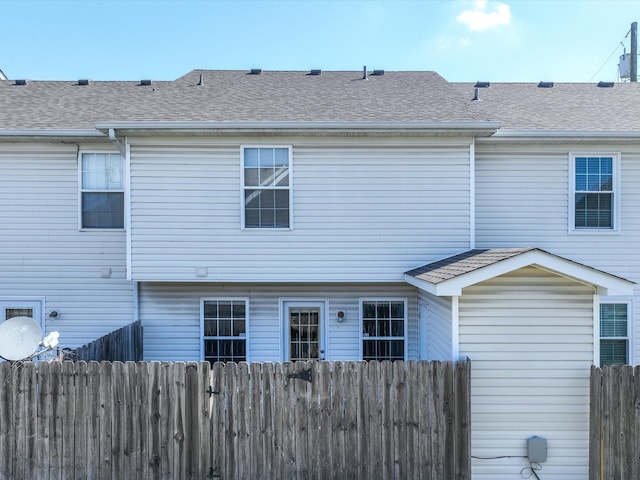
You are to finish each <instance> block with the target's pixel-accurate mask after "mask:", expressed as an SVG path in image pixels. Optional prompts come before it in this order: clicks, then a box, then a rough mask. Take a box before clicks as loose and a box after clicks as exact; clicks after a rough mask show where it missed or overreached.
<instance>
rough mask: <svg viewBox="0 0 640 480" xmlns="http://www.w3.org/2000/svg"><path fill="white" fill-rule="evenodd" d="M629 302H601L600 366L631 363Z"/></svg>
mask: <svg viewBox="0 0 640 480" xmlns="http://www.w3.org/2000/svg"><path fill="white" fill-rule="evenodd" d="M628 318H629V304H628V303H601V304H600V366H601V367H604V366H605V365H625V364H627V363H629V321H628Z"/></svg>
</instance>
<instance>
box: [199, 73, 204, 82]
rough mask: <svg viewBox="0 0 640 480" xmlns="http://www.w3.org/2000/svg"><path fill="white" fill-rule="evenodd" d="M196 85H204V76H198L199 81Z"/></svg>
mask: <svg viewBox="0 0 640 480" xmlns="http://www.w3.org/2000/svg"><path fill="white" fill-rule="evenodd" d="M198 85H204V75H203V74H202V73H201V74H200V80H199V81H198Z"/></svg>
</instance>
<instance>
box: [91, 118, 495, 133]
mask: <svg viewBox="0 0 640 480" xmlns="http://www.w3.org/2000/svg"><path fill="white" fill-rule="evenodd" d="M499 128H500V123H499V122H488V121H477V122H476V121H474V122H173V121H171V122H146V121H143V122H98V123H97V124H96V129H97V130H98V131H100V132H102V133H103V134H105V135H108V134H109V131H114V132H115V133H116V134H117V135H118V136H160V135H163V136H164V135H195V136H202V135H208V136H237V135H307V136H308V135H314V136H353V135H361V136H466V137H468V136H473V137H488V136H491V135H493V134H495V133H496V132H497V131H498V129H499Z"/></svg>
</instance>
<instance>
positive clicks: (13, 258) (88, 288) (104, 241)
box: [0, 144, 133, 348]
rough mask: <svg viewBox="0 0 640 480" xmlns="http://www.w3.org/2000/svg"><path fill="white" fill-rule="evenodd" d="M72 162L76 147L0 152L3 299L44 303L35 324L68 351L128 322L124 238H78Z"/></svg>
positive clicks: (113, 234)
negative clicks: (106, 271)
mask: <svg viewBox="0 0 640 480" xmlns="http://www.w3.org/2000/svg"><path fill="white" fill-rule="evenodd" d="M91 148H94V147H93V146H92V147H91ZM98 148H100V147H98ZM77 156H78V146H76V145H68V146H65V145H54V144H46V145H29V144H20V145H18V144H13V145H12V144H2V146H1V148H0V171H2V175H1V176H0V205H2V208H0V224H1V225H2V226H3V227H2V235H0V298H2V299H5V300H11V299H16V298H19V299H36V300H41V301H42V302H43V313H44V318H43V319H39V320H43V321H44V322H45V327H46V330H47V331H51V330H57V331H59V332H60V347H70V348H74V347H77V346H79V345H82V344H84V343H87V342H89V341H92V340H94V339H96V338H98V337H100V336H102V335H104V334H106V333H109V332H111V331H113V330H116V329H117V328H119V327H121V326H123V325H126V324H128V323H131V322H132V321H133V287H132V284H131V283H130V282H128V281H127V280H126V272H125V234H124V232H106V231H102V232H100V231H87V232H80V231H78V169H77V158H78V157H77ZM103 269H110V270H111V276H110V277H109V278H103V277H102V271H103ZM51 310H57V311H59V312H60V315H59V317H58V318H56V319H49V318H48V316H47V312H49V311H51Z"/></svg>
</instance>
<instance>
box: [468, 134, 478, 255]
mask: <svg viewBox="0 0 640 480" xmlns="http://www.w3.org/2000/svg"><path fill="white" fill-rule="evenodd" d="M474 248H476V139H475V138H474V139H473V140H472V141H471V145H469V249H470V250H472V249H474Z"/></svg>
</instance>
